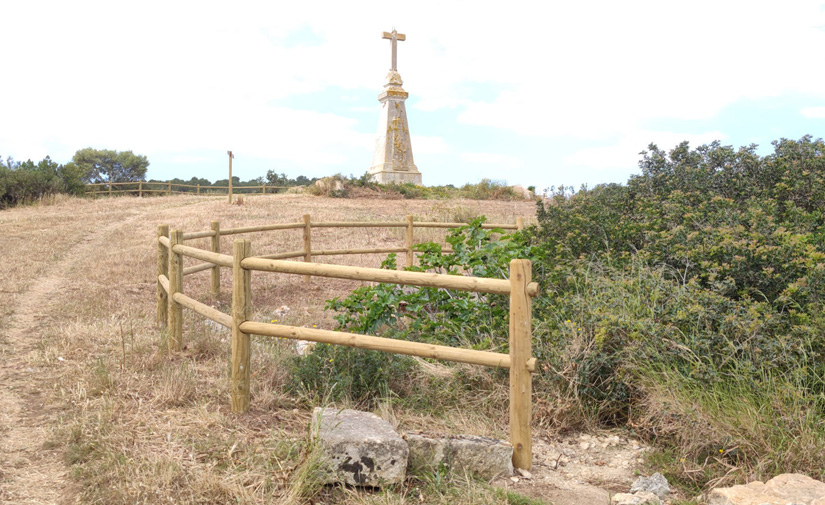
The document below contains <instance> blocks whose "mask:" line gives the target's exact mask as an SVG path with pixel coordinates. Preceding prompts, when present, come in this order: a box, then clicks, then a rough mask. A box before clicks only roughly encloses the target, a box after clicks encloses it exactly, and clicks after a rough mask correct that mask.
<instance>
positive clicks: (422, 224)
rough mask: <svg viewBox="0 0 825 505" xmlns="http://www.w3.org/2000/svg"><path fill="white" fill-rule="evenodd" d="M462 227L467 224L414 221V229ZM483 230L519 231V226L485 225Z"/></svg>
mask: <svg viewBox="0 0 825 505" xmlns="http://www.w3.org/2000/svg"><path fill="white" fill-rule="evenodd" d="M462 226H467V223H436V222H427V221H414V222H413V227H414V228H460V227H462ZM481 227H482V228H484V229H486V230H489V229H492V228H501V229H503V230H517V229H518V225H515V224H495V223H483V224H482V225H481Z"/></svg>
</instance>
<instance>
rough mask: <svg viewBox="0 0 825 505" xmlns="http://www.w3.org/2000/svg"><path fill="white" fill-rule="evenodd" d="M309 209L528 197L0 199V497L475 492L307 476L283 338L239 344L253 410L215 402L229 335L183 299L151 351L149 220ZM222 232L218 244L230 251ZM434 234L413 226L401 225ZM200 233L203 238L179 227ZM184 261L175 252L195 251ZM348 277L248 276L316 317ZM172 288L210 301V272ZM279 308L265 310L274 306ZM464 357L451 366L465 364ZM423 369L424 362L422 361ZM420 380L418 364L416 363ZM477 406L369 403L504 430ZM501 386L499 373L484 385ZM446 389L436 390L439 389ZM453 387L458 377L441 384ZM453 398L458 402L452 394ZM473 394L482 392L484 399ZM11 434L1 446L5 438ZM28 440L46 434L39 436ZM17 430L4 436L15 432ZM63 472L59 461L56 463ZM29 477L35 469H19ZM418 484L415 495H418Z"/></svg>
mask: <svg viewBox="0 0 825 505" xmlns="http://www.w3.org/2000/svg"><path fill="white" fill-rule="evenodd" d="M306 213H308V214H311V215H312V219H313V221H343V220H346V221H379V220H382V221H383V220H399V221H401V220H403V218H404V216H405V215H406V214H413V215H415V216H416V218H417V219H427V220H437V221H455V220H466V219H467V218H468V217H473V216H476V215H481V214H484V215H486V216H487V217H488V220H489V221H491V222H508V223H513V222H515V217H516V216H527V217H528V219H527V221H528V223H529V222H531V221H532V220H533V217H532V216H533V215H534V204H533V203H532V202H503V201H502V202H498V201H440V202H433V201H414V200H394V201H382V200H349V199H330V198H318V197H309V196H290V195H273V196H257V197H245V200H244V204H243V205H240V206H239V205H228V204H227V203H226V201H225V199H224V198H222V197H214V198H203V197H202V198H195V197H186V196H173V197H157V198H144V199H137V198H116V199H111V200H109V199H100V200H78V199H73V198H60V199H57V201H55V202H53V203H52V204H51V205H40V206H32V207H21V208H15V209H10V210H6V211H3V212H0V237H2V239H0V240H2V244H3V247H2V249H1V250H0V251H2V252H0V254H2V256H1V257H0V259H1V260H2V261H0V295H2V299H3V303H2V310H0V327H2V329H3V331H2V334H0V357H1V358H2V361H3V366H2V372H0V381H3V383H4V385H8V387H7V388H4V390H3V393H2V401H0V410H3V409H5V412H6V413H5V414H4V415H3V417H0V423H2V424H0V437H3V444H2V445H0V502H2V503H46V502H51V501H66V502H69V501H73V500H75V499H77V500H79V502H81V503H287V502H295V503H300V502H301V501H302V500H303V499H304V498H306V497H307V496H309V495H315V499H316V502H317V503H421V502H422V498H421V497H422V496H423V500H424V501H425V502H428V503H447V502H451V503H456V499H457V496H458V495H461V496H462V497H463V498H461V500H463V501H458V502H457V503H474V502H476V501H477V502H478V503H489V502H490V500H493V501H495V500H494V498H493V494H492V492H491V491H490V490H487V489H486V488H483V487H481V488H473V491H472V492H469V491H467V486H470V487H472V486H473V484H467V483H465V484H461V485H460V486H459V487H449V486H448V487H437V486H436V487H433V486H432V485H431V483H427V482H421V483H417V484H415V485H413V487H404V488H402V489H397V490H392V491H390V492H389V494H388V493H386V492H384V493H378V494H374V493H373V494H370V493H366V494H365V493H360V492H353V491H346V490H340V489H339V490H322V491H320V494H317V493H318V490H317V489H313V488H312V485H311V484H312V483H311V479H308V478H306V477H301V476H302V475H303V474H302V472H305V471H306V469H307V468H308V467H309V466H308V465H309V463H308V461H309V458H310V456H311V454H310V453H308V452H307V450H306V449H307V445H306V425H307V423H308V419H309V413H308V411H307V410H306V407H307V406H306V405H305V404H304V403H303V402H302V399H301V398H295V397H291V396H290V395H288V394H287V393H285V392H284V387H283V386H284V384H285V383H286V382H287V381H288V379H289V377H288V376H287V375H286V374H287V372H286V367H285V366H283V363H285V361H286V360H289V359H291V356H292V355H293V353H294V350H293V347H292V345H291V343H289V342H278V341H275V342H273V341H271V340H264V339H256V340H255V341H254V343H253V351H252V352H253V365H252V366H253V369H252V373H253V377H252V395H253V397H252V410H251V411H250V413H249V414H246V415H234V414H232V413H231V412H230V410H229V382H228V379H227V370H228V355H229V342H228V339H229V334H228V332H227V331H225V330H223V329H222V328H216V327H215V326H214V325H212V324H211V323H208V322H206V321H204V320H203V319H202V318H199V317H197V316H195V315H193V314H192V313H191V312H190V311H185V323H184V325H185V326H184V344H185V348H184V352H183V353H182V354H180V355H177V356H175V357H173V358H169V357H168V356H167V355H166V354H165V348H166V345H165V333H164V332H163V331H162V330H161V329H159V328H157V327H156V325H155V312H154V311H155V281H154V278H155V247H154V236H155V231H156V227H157V225H158V224H169V225H170V226H171V228H180V229H183V230H184V231H200V230H206V229H208V228H209V223H210V221H212V220H218V221H220V222H221V227H222V228H229V227H236V226H247V225H256V224H268V223H274V222H290V221H294V222H297V221H299V220H300V219H301V215H302V214H306ZM236 237H237V236H231V237H224V238H223V241H222V245H221V247H222V252H224V253H229V252H230V251H231V241H232V240H234V239H235V238H236ZM441 237H443V231H442V230H433V231H424V230H416V240H417V241H423V240H431V239H435V238H441ZM244 238H250V239H251V240H252V245H253V252H254V253H267V252H280V251H286V250H295V249H300V248H301V246H302V238H301V231H300V230H285V231H273V232H263V233H253V234H249V235H245V236H244ZM312 239H313V248H328V249H332V248H336V249H337V248H348V247H382V246H385V247H386V246H395V245H399V246H400V245H403V240H404V239H403V231H402V230H394V229H389V230H388V229H372V228H358V229H347V230H341V229H315V230H313V236H312ZM189 244H191V245H197V246H200V247H208V243H207V239H201V240H196V241H192V242H189ZM383 256H384V255H369V256H335V257H323V258H316V259H315V261H319V262H330V263H338V264H351V265H364V266H377V265H378V264H379V262H380V260H381V259H382V258H383ZM196 263H197V262H196V261H193V260H187V262H186V264H185V266H191V265H193V264H196ZM229 275H230V272H228V271H226V270H224V278H223V279H222V294H221V296H220V298H219V299H218V300H216V301H214V303H215V305H216V306H218V307H219V308H221V309H222V310H223V311H224V312H228V303H229V292H230V279H229ZM358 285H359V283H357V282H350V281H343V280H340V281H339V280H333V279H314V280H313V282H312V283H311V285H310V286H307V285H306V284H305V283H304V281H303V278H302V277H300V276H288V275H275V274H271V275H268V274H260V275H258V274H255V275H253V303H254V305H255V309H254V313H255V317H256V318H257V319H259V320H262V319H264V318H269V317H279V319H280V320H281V321H282V322H285V323H287V324H294V325H313V324H314V325H317V326H318V327H322V328H333V327H334V323H333V320H332V318H331V315H330V314H328V313H325V311H324V310H323V305H324V301H325V300H327V299H330V298H332V297H335V296H342V295H345V294H346V293H347V292H348V291H349V290H351V289H352V288H354V287H356V286H358ZM184 292H185V293H187V294H189V295H190V296H193V297H195V298H198V299H200V300H202V301H210V300H209V297H208V292H209V273H208V272H201V273H197V274H194V275H192V276H187V277H186V278H185V279H184ZM284 305H285V306H288V307H290V311H289V312H288V314H285V315H282V316H274V315H273V314H274V311H275V309H276V308H278V307H280V306H284ZM470 370H472V369H468V373H473V372H472V371H470ZM435 375H437V374H432V376H435ZM423 380H426V379H423ZM490 387H491V391H485V392H480V393H479V395H478V397H477V399H473V398H470V399H469V401H470V402H471V403H472V401H473V400H475V401H476V403H477V408H465V409H459V408H453V409H449V408H448V409H445V410H444V411H442V412H439V413H438V415H436V416H435V417H433V416H431V415H429V414H427V413H415V412H404V411H402V410H399V409H398V407H393V406H392V404H391V402H390V403H388V404H386V405H385V406H384V408H383V409H382V410H383V413H384V414H385V415H386V416H389V417H393V418H394V419H395V421H396V422H397V423H398V424H401V425H402V426H406V427H417V426H428V427H433V426H436V427H441V428H443V429H445V430H446V429H449V430H455V431H475V432H478V433H479V434H494V435H499V436H501V435H503V433H504V430H505V429H506V425H505V424H504V419H505V417H506V416H505V415H504V413H503V412H502V415H501V419H495V418H493V419H491V416H490V415H489V413H488V412H487V411H486V410H485V403H488V402H487V401H486V397H485V395H499V399H500V397H501V395H505V394H506V393H504V392H503V391H504V390H503V389H502V390H497V389H496V386H494V385H490ZM501 387H502V388H504V387H506V384H502V385H501ZM442 394H443V395H444V398H446V397H447V396H448V395H449V394H451V393H450V392H443V393H442ZM455 394H458V393H455ZM464 400H467V399H466V398H465V399H464ZM487 408H489V407H487ZM12 438H14V439H15V440H22V441H23V442H25V443H23V445H25V446H26V449H24V450H22V452H21V453H11V452H10V451H9V450H7V449H6V448H7V447H10V445H9V443H10V442H9V441H10V440H11V439H12ZM44 438H45V439H44ZM18 445H19V444H18ZM66 471H68V474H66V473H65V472H66ZM37 475H39V476H41V477H42V478H39V480H38V478H37V477H36V476H37ZM425 495H426V496H425Z"/></svg>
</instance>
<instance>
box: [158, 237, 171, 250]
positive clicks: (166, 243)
mask: <svg viewBox="0 0 825 505" xmlns="http://www.w3.org/2000/svg"><path fill="white" fill-rule="evenodd" d="M158 242H160V243H161V244H162V245H164V246H166V248H167V249H168V248H170V247H172V243H171V242H169V237H158Z"/></svg>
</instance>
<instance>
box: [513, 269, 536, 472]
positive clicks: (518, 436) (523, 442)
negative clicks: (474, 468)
mask: <svg viewBox="0 0 825 505" xmlns="http://www.w3.org/2000/svg"><path fill="white" fill-rule="evenodd" d="M532 272H533V267H532V264H531V263H530V260H525V259H514V260H512V261H511V262H510V443H511V444H512V445H513V466H514V467H516V468H520V469H522V470H529V469H530V467H531V466H532V459H533V458H532V452H533V447H532V441H531V430H530V418H531V416H532V394H533V377H532V375H531V374H530V372H529V371H528V370H527V360H529V359H530V358H531V354H532V352H533V351H532V316H533V310H532V303H533V302H532V300H531V298H530V295H529V294H527V285H528V284H529V283H530V280H531V277H532Z"/></svg>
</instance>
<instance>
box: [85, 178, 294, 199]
mask: <svg viewBox="0 0 825 505" xmlns="http://www.w3.org/2000/svg"><path fill="white" fill-rule="evenodd" d="M288 187H289V186H273V185H269V184H262V185H260V186H237V185H234V184H233V185H232V191H233V192H234V193H235V194H256V195H257V194H263V195H265V194H267V192H269V193H277V192H278V190H281V189H286V188H288ZM227 194H229V186H201V185H200V184H174V183H171V182H146V181H137V182H99V183H95V184H86V195H87V196H92V197H97V196H115V195H136V196H138V197H143V196H150V195H227Z"/></svg>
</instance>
